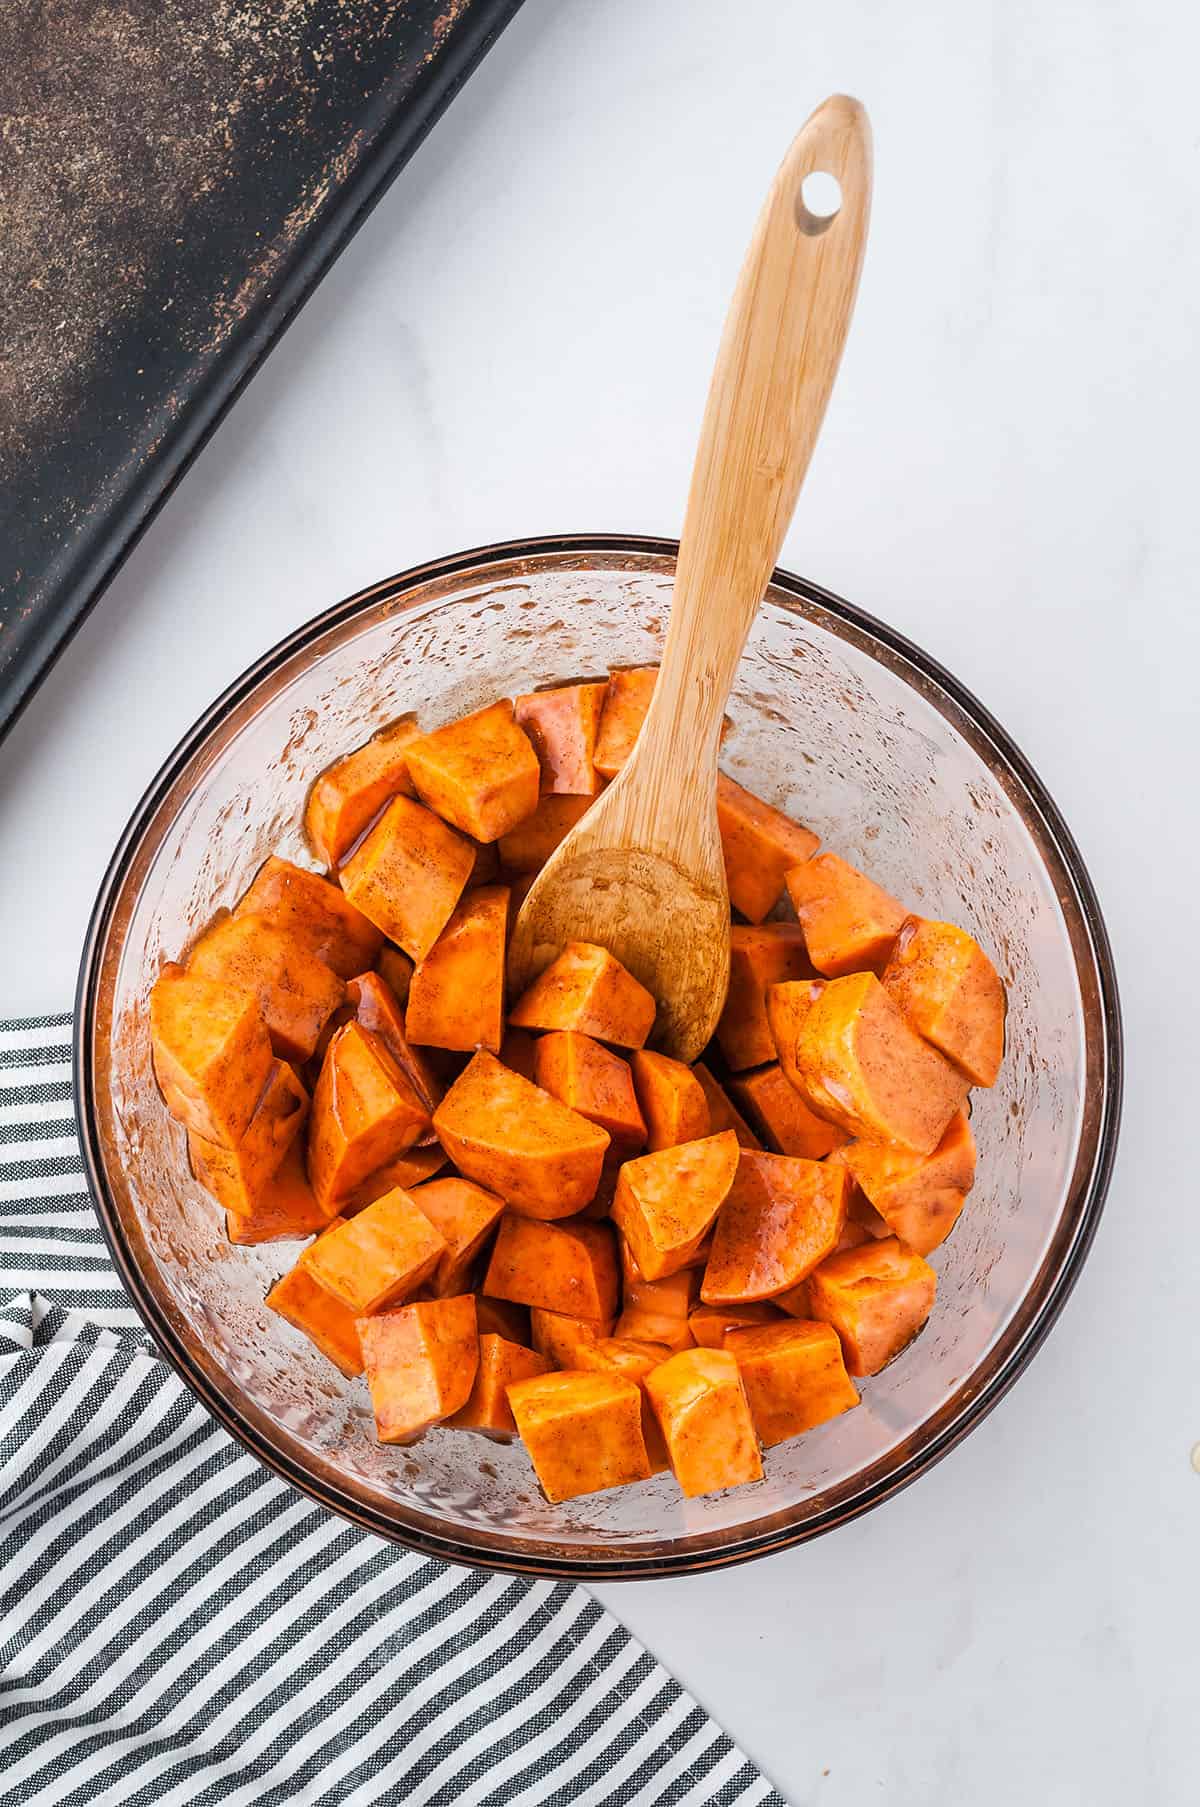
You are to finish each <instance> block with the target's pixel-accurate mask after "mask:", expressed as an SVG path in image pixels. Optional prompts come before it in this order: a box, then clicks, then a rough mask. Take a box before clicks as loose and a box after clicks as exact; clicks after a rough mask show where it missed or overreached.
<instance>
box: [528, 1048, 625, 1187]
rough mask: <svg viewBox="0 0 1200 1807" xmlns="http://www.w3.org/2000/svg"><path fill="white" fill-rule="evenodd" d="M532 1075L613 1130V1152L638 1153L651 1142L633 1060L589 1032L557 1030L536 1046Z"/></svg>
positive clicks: (544, 1087)
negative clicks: (593, 1037)
mask: <svg viewBox="0 0 1200 1807" xmlns="http://www.w3.org/2000/svg"><path fill="white" fill-rule="evenodd" d="M533 1077H534V1080H535V1082H536V1083H537V1084H538V1085H540V1086H541V1088H542V1090H543V1091H544V1092H549V1094H550V1096H551V1097H552V1098H557V1099H558V1101H559V1103H560V1104H565V1105H568V1106H569V1107H570V1108H571V1110H573V1111H578V1112H579V1115H580V1116H581V1117H586V1118H587V1120H588V1122H589V1123H598V1124H599V1125H600V1128H601V1129H605V1130H607V1131H608V1134H609V1137H610V1138H611V1143H612V1153H613V1154H614V1155H620V1156H622V1157H623V1156H625V1155H631V1154H636V1153H637V1151H638V1149H639V1148H644V1147H645V1145H646V1125H645V1123H644V1122H643V1121H642V1113H641V1111H640V1110H639V1109H638V1101H637V1093H636V1092H635V1091H634V1089H633V1074H632V1073H631V1072H630V1070H629V1063H628V1061H625V1060H622V1059H621V1057H620V1055H619V1054H613V1053H612V1052H611V1050H610V1049H608V1048H605V1047H602V1046H601V1044H600V1043H599V1042H597V1041H593V1040H592V1038H591V1036H590V1035H580V1034H578V1033H577V1031H575V1030H573V1029H554V1030H551V1032H550V1034H549V1035H543V1036H542V1037H541V1038H540V1040H539V1041H538V1043H537V1045H536V1048H535V1050H534V1064H533Z"/></svg>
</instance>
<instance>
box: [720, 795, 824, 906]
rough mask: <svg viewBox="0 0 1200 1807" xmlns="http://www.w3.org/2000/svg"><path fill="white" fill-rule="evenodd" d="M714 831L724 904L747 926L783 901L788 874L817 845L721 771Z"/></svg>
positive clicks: (807, 830) (814, 839)
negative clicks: (720, 856)
mask: <svg viewBox="0 0 1200 1807" xmlns="http://www.w3.org/2000/svg"><path fill="white" fill-rule="evenodd" d="M717 826H718V827H719V828H720V831H721V848H722V851H723V852H724V855H725V878H726V882H727V883H728V885H729V901H730V903H731V904H732V905H733V907H734V909H735V910H738V911H740V912H741V914H742V915H743V916H745V917H746V918H747V920H748V921H750V922H761V921H762V920H763V917H764V916H769V915H770V913H771V911H772V910H773V909H774V908H775V905H776V904H777V903H778V902H779V899H780V898H781V897H782V895H783V882H784V878H785V876H786V874H787V873H788V871H789V869H790V868H791V867H793V866H797V865H799V864H800V862H801V861H802V860H807V859H808V858H809V857H810V855H811V854H813V853H815V852H816V850H817V848H818V847H819V846H820V840H819V838H818V837H817V836H816V835H815V834H814V833H813V832H812V830H811V828H802V827H801V825H800V824H799V822H793V821H792V820H791V819H790V817H788V816H785V815H784V814H783V812H782V811H781V810H778V809H772V808H771V805H770V804H769V803H764V802H763V801H762V799H761V797H756V796H755V795H754V794H753V792H752V791H748V790H745V789H744V788H743V787H742V786H741V785H740V784H735V783H734V781H733V779H732V778H727V777H726V776H725V774H724V772H718V774H717Z"/></svg>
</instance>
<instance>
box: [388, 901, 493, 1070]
mask: <svg viewBox="0 0 1200 1807" xmlns="http://www.w3.org/2000/svg"><path fill="white" fill-rule="evenodd" d="M507 933H508V887H507V886H506V885H483V886H481V887H480V888H479V889H478V890H474V891H468V892H466V893H465V894H464V896H463V897H461V898H460V899H459V902H458V903H457V904H456V905H455V908H454V913H453V915H452V916H451V918H450V920H449V922H448V923H447V924H446V926H445V928H444V929H443V930H442V932H441V934H440V935H439V936H438V938H437V940H436V941H435V942H434V944H433V946H432V947H431V948H430V950H429V952H428V953H427V954H426V956H425V958H424V959H423V960H422V961H421V962H420V963H419V965H418V966H417V968H416V970H415V972H414V973H413V976H412V984H411V986H410V987H409V993H408V1015H407V1017H406V1018H405V1028H406V1029H407V1031H408V1037H409V1040H410V1041H413V1042H419V1043H423V1044H424V1045H425V1046H426V1047H432V1048H450V1049H455V1050H458V1051H459V1052H463V1053H466V1052H469V1051H470V1050H471V1049H473V1048H490V1049H491V1050H492V1052H493V1054H498V1053H499V1052H500V1044H501V1042H502V1041H503V1039H504V946H505V938H506V936H507Z"/></svg>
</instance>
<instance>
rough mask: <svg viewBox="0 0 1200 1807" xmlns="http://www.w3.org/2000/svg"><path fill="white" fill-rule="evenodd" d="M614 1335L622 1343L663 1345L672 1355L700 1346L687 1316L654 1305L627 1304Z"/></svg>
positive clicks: (615, 1327)
mask: <svg viewBox="0 0 1200 1807" xmlns="http://www.w3.org/2000/svg"><path fill="white" fill-rule="evenodd" d="M613 1334H614V1336H615V1337H618V1338H619V1339H620V1340H621V1341H622V1342H630V1343H654V1344H656V1345H661V1347H662V1348H664V1349H666V1350H667V1352H668V1354H670V1355H677V1354H678V1353H679V1351H680V1350H681V1349H693V1348H695V1345H696V1339H695V1337H694V1336H693V1335H692V1332H691V1327H690V1325H689V1324H688V1320H687V1319H686V1318H677V1317H675V1316H674V1315H673V1314H669V1313H666V1312H661V1311H655V1309H654V1307H653V1306H652V1305H626V1306H625V1308H624V1310H623V1311H622V1313H621V1315H620V1317H619V1318H618V1319H617V1321H616V1325H615V1326H614V1330H613Z"/></svg>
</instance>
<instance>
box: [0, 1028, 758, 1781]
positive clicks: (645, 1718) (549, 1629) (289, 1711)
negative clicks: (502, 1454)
mask: <svg viewBox="0 0 1200 1807" xmlns="http://www.w3.org/2000/svg"><path fill="white" fill-rule="evenodd" d="M70 1034H71V1023H70V1018H69V1017H66V1016H56V1017H45V1018H41V1019H39V1020H37V1021H35V1022H28V1023H8V1024H0V1807H151V1803H153V1804H154V1807H176V1804H177V1803H178V1804H180V1807H182V1804H183V1803H185V1802H186V1803H188V1804H189V1807H193V1804H195V1803H201V1804H202V1807H207V1804H208V1803H216V1802H221V1803H225V1804H226V1807H284V1804H285V1803H286V1804H287V1807H297V1804H299V1807H335V1804H337V1807H340V1804H342V1803H348V1804H352V1807H369V1803H373V1802H381V1803H382V1802H387V1803H388V1804H389V1807H392V1804H393V1803H399V1802H403V1803H405V1807H517V1804H518V1803H520V1804H527V1807H557V1804H558V1803H564V1804H565V1803H567V1802H573V1803H577V1804H578V1807H642V1804H643V1803H644V1804H645V1807H652V1804H653V1807H667V1804H668V1803H679V1804H681V1807H684V1804H686V1807H786V1804H785V1803H784V1802H783V1800H782V1797H781V1796H780V1795H779V1794H778V1793H777V1792H776V1791H775V1790H774V1789H773V1788H772V1787H771V1786H770V1784H769V1783H767V1782H766V1781H764V1779H763V1778H762V1777H761V1776H760V1775H759V1773H758V1771H757V1770H756V1769H755V1768H754V1767H753V1765H752V1764H751V1763H749V1762H748V1760H747V1759H746V1758H745V1757H744V1755H743V1754H742V1752H741V1751H739V1750H738V1749H737V1748H736V1747H735V1746H734V1745H733V1744H732V1743H731V1742H730V1740H729V1739H728V1738H727V1737H726V1736H725V1734H724V1733H723V1732H722V1731H721V1730H720V1729H719V1727H717V1726H716V1725H714V1723H713V1722H712V1720H711V1719H709V1718H708V1717H707V1715H706V1714H705V1713H704V1712H703V1711H702V1709H701V1708H700V1707H699V1706H698V1705H697V1704H696V1702H695V1701H694V1700H693V1699H692V1698H691V1697H690V1696H689V1695H687V1694H686V1693H684V1691H683V1690H682V1689H681V1688H680V1687H679V1686H678V1684H677V1683H676V1682H675V1681H674V1680H673V1679H672V1678H671V1677H670V1676H669V1675H668V1674H667V1673H666V1672H665V1670H663V1669H662V1668H661V1667H660V1666H659V1664H658V1663H656V1662H655V1660H654V1658H653V1657H652V1656H650V1654H649V1653H648V1652H647V1651H646V1650H644V1649H643V1648H642V1646H641V1645H639V1644H638V1643H637V1642H636V1641H635V1640H634V1639H633V1638H632V1637H631V1636H630V1635H629V1633H628V1632H627V1631H625V1630H624V1629H623V1627H621V1626H620V1625H618V1624H617V1623H616V1621H615V1620H614V1619H612V1618H611V1617H610V1616H609V1615H608V1614H607V1613H606V1612H605V1611H603V1609H602V1608H601V1607H600V1606H599V1605H598V1604H597V1603H596V1601H595V1600H594V1599H592V1597H591V1596H590V1595H589V1594H588V1593H586V1592H585V1591H584V1590H583V1589H581V1588H572V1587H566V1586H563V1585H552V1584H551V1583H549V1582H530V1581H521V1580H506V1579H504V1578H502V1577H496V1576H491V1575H487V1574H484V1573H483V1572H481V1571H477V1570H467V1569H461V1568H451V1567H448V1566H446V1565H444V1564H441V1563H437V1562H433V1561H431V1560H429V1559H427V1558H423V1557H418V1556H414V1555H411V1554H409V1553H407V1552H405V1551H401V1550H397V1549H394V1548H393V1547H392V1546H390V1545H388V1544H384V1543H382V1542H380V1541H379V1540H378V1539H376V1538H373V1537H370V1536H368V1535H366V1534H365V1533H363V1532H360V1531H357V1530H355V1529H353V1528H352V1527H351V1526H349V1525H346V1524H343V1523H342V1522H341V1521H340V1520H337V1519H334V1518H331V1517H329V1516H327V1515H326V1514H324V1513H323V1512H321V1511H320V1510H319V1509H318V1508H316V1507H314V1506H313V1505H312V1504H311V1503H309V1502H308V1501H306V1500H304V1499H302V1498H301V1497H300V1496H299V1495H298V1494H295V1493H293V1492H292V1491H291V1490H290V1489H289V1488H288V1487H286V1486H285V1485H284V1484H283V1483H282V1482H281V1481H278V1480H276V1479H275V1478H274V1477H273V1476H272V1475H269V1474H268V1473H267V1472H266V1471H265V1470H264V1469H262V1468H260V1467H259V1466H258V1464H257V1463H256V1462H254V1461H253V1459H252V1458H251V1457H250V1456H248V1455H247V1454H246V1453H245V1452H244V1451H243V1450H242V1449H241V1447H240V1446H239V1445H237V1444H235V1443H233V1442H232V1441H231V1440H230V1439H229V1438H228V1437H227V1436H226V1435H225V1433H224V1432H223V1431H222V1430H221V1429H220V1427H219V1426H218V1425H216V1424H215V1423H214V1422H213V1420H212V1419H210V1418H209V1417H208V1415H207V1413H205V1412H204V1411H203V1410H202V1408H201V1407H200V1406H199V1405H198V1404H197V1403H196V1401H195V1400H194V1399H193V1398H192V1396H191V1394H190V1393H188V1391H187V1390H186V1388H184V1387H183V1386H181V1384H180V1383H179V1381H178V1380H177V1379H176V1378H175V1376H174V1374H173V1372H172V1371H171V1370H170V1369H169V1368H168V1367H167V1366H166V1364H165V1363H164V1362H163V1361H162V1360H161V1359H160V1358H159V1357H158V1356H157V1355H156V1353H155V1351H154V1348H153V1346H152V1344H151V1343H150V1341H149V1339H148V1338H147V1336H146V1334H145V1332H144V1331H143V1330H142V1328H141V1326H140V1320H139V1319H138V1318H137V1316H136V1314H135V1312H134V1311H133V1309H132V1307H131V1306H130V1304H129V1301H128V1299H127V1298H126V1296H125V1294H124V1292H123V1290H122V1288H121V1285H120V1282H119V1281H118V1279H117V1277H116V1275H115V1273H114V1272H113V1270H112V1268H111V1266H110V1265H109V1262H108V1260H107V1257H106V1254H105V1249H104V1244H103V1242H102V1240H101V1237H100V1234H99V1231H98V1230H97V1228H96V1225H95V1220H94V1218H93V1215H92V1210H91V1205H90V1202H89V1199H88V1195H87V1190H86V1186H85V1182H84V1177H83V1171H82V1168H81V1165H80V1160H79V1151H78V1147H77V1145H76V1141H75V1132H74V1126H73V1122H72V1117H71V1086H70Z"/></svg>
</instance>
